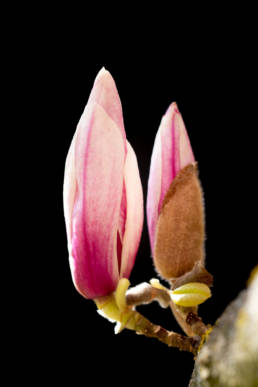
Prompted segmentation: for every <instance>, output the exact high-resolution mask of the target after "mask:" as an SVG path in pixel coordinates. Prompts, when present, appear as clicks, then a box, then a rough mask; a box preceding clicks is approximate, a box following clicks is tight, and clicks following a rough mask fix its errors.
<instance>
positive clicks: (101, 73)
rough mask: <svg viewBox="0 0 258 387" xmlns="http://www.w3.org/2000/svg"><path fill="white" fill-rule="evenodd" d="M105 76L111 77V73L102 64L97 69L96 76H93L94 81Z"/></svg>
mask: <svg viewBox="0 0 258 387" xmlns="http://www.w3.org/2000/svg"><path fill="white" fill-rule="evenodd" d="M105 77H111V78H112V75H111V74H110V72H109V71H108V70H106V68H105V67H104V66H103V67H102V68H101V69H100V70H99V72H98V74H97V76H96V78H95V82H96V81H99V80H101V79H104V78H105Z"/></svg>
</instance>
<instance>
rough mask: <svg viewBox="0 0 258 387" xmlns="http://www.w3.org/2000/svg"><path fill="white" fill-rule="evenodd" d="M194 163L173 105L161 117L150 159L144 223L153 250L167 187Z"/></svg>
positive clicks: (180, 120) (188, 142)
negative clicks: (179, 173) (146, 224)
mask: <svg viewBox="0 0 258 387" xmlns="http://www.w3.org/2000/svg"><path fill="white" fill-rule="evenodd" d="M194 161H195V160H194V155H193V151H192V148H191V144H190V141H189V138H188V134H187V131H186V128H185V125H184V122H183V119H182V116H181V114H180V112H179V110H178V108H177V105H176V103H175V102H173V103H172V104H171V105H170V106H169V108H168V110H167V112H166V114H165V115H164V116H163V117H162V120H161V124H160V127H159V130H158V132H157V135H156V138H155V142H154V147H153V152H152V158H151V166H150V174H149V182H148V195H147V220H148V229H149V236H150V243H151V249H152V251H153V248H154V241H155V231H156V224H157V221H158V216H159V214H160V210H161V206H162V203H163V200H164V197H165V195H166V193H167V191H168V189H169V187H170V184H171V183H172V181H173V180H174V178H175V177H176V175H177V174H178V172H179V171H180V170H181V169H183V168H184V167H185V166H186V165H188V164H191V163H193V162H194Z"/></svg>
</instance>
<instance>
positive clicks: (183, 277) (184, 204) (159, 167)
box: [147, 103, 212, 288]
mask: <svg viewBox="0 0 258 387" xmlns="http://www.w3.org/2000/svg"><path fill="white" fill-rule="evenodd" d="M147 220H148V230H149V237H150V244H151V250H152V256H153V260H154V265H155V267H156V269H157V271H158V272H159V274H160V275H161V276H162V277H163V278H165V279H167V280H169V281H170V282H171V285H172V287H173V288H175V287H178V286H181V285H183V284H184V283H187V282H204V283H206V284H208V285H211V283H212V276H211V275H210V274H209V273H208V272H207V271H206V269H205V268H204V240H205V229H204V208H203V195H202V189H201V184H200V181H199V179H198V170H197V163H196V161H195V158H194V154H193V151H192V147H191V144H190V141H189V137H188V134H187V131H186V128H185V125H184V122H183V119H182V116H181V114H180V112H179V110H178V108H177V105H176V103H172V104H171V105H170V107H169V108H168V110H167V112H166V114H165V115H164V117H163V118H162V120H161V124H160V127H159V130H158V132H157V135H156V138H155V143H154V147H153V152H152V157H151V166H150V174H149V181H148V195H147Z"/></svg>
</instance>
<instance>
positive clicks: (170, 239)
mask: <svg viewBox="0 0 258 387" xmlns="http://www.w3.org/2000/svg"><path fill="white" fill-rule="evenodd" d="M204 239H205V226H204V208H203V196H202V189H201V184H200V181H199V179H198V169H197V164H196V163H194V164H190V165H187V166H186V167H185V168H183V169H182V170H181V171H180V172H179V173H178V174H177V176H176V177H175V179H174V180H173V181H172V183H171V185H170V187H169V190H168V192H167V194H166V196H165V198H164V201H163V203H162V208H161V212H160V215H159V219H158V223H157V228H156V239H155V247H154V263H155V266H156V269H157V270H158V272H159V273H160V274H161V275H162V277H164V278H166V279H173V278H177V277H180V276H182V275H184V274H185V273H187V272H189V271H191V270H192V269H193V267H194V265H195V264H196V263H197V262H199V263H202V262H203V261H204Z"/></svg>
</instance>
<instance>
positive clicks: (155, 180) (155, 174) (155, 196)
mask: <svg viewBox="0 0 258 387" xmlns="http://www.w3.org/2000/svg"><path fill="white" fill-rule="evenodd" d="M161 181H162V149H161V136H160V131H158V132H157V134H156V138H155V142H154V147H153V151H152V156H151V164H150V173H149V181H148V191H147V209H146V211H147V223H148V230H149V237H150V245H151V251H154V241H155V230H156V224H157V221H158V214H159V202H160V192H161Z"/></svg>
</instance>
